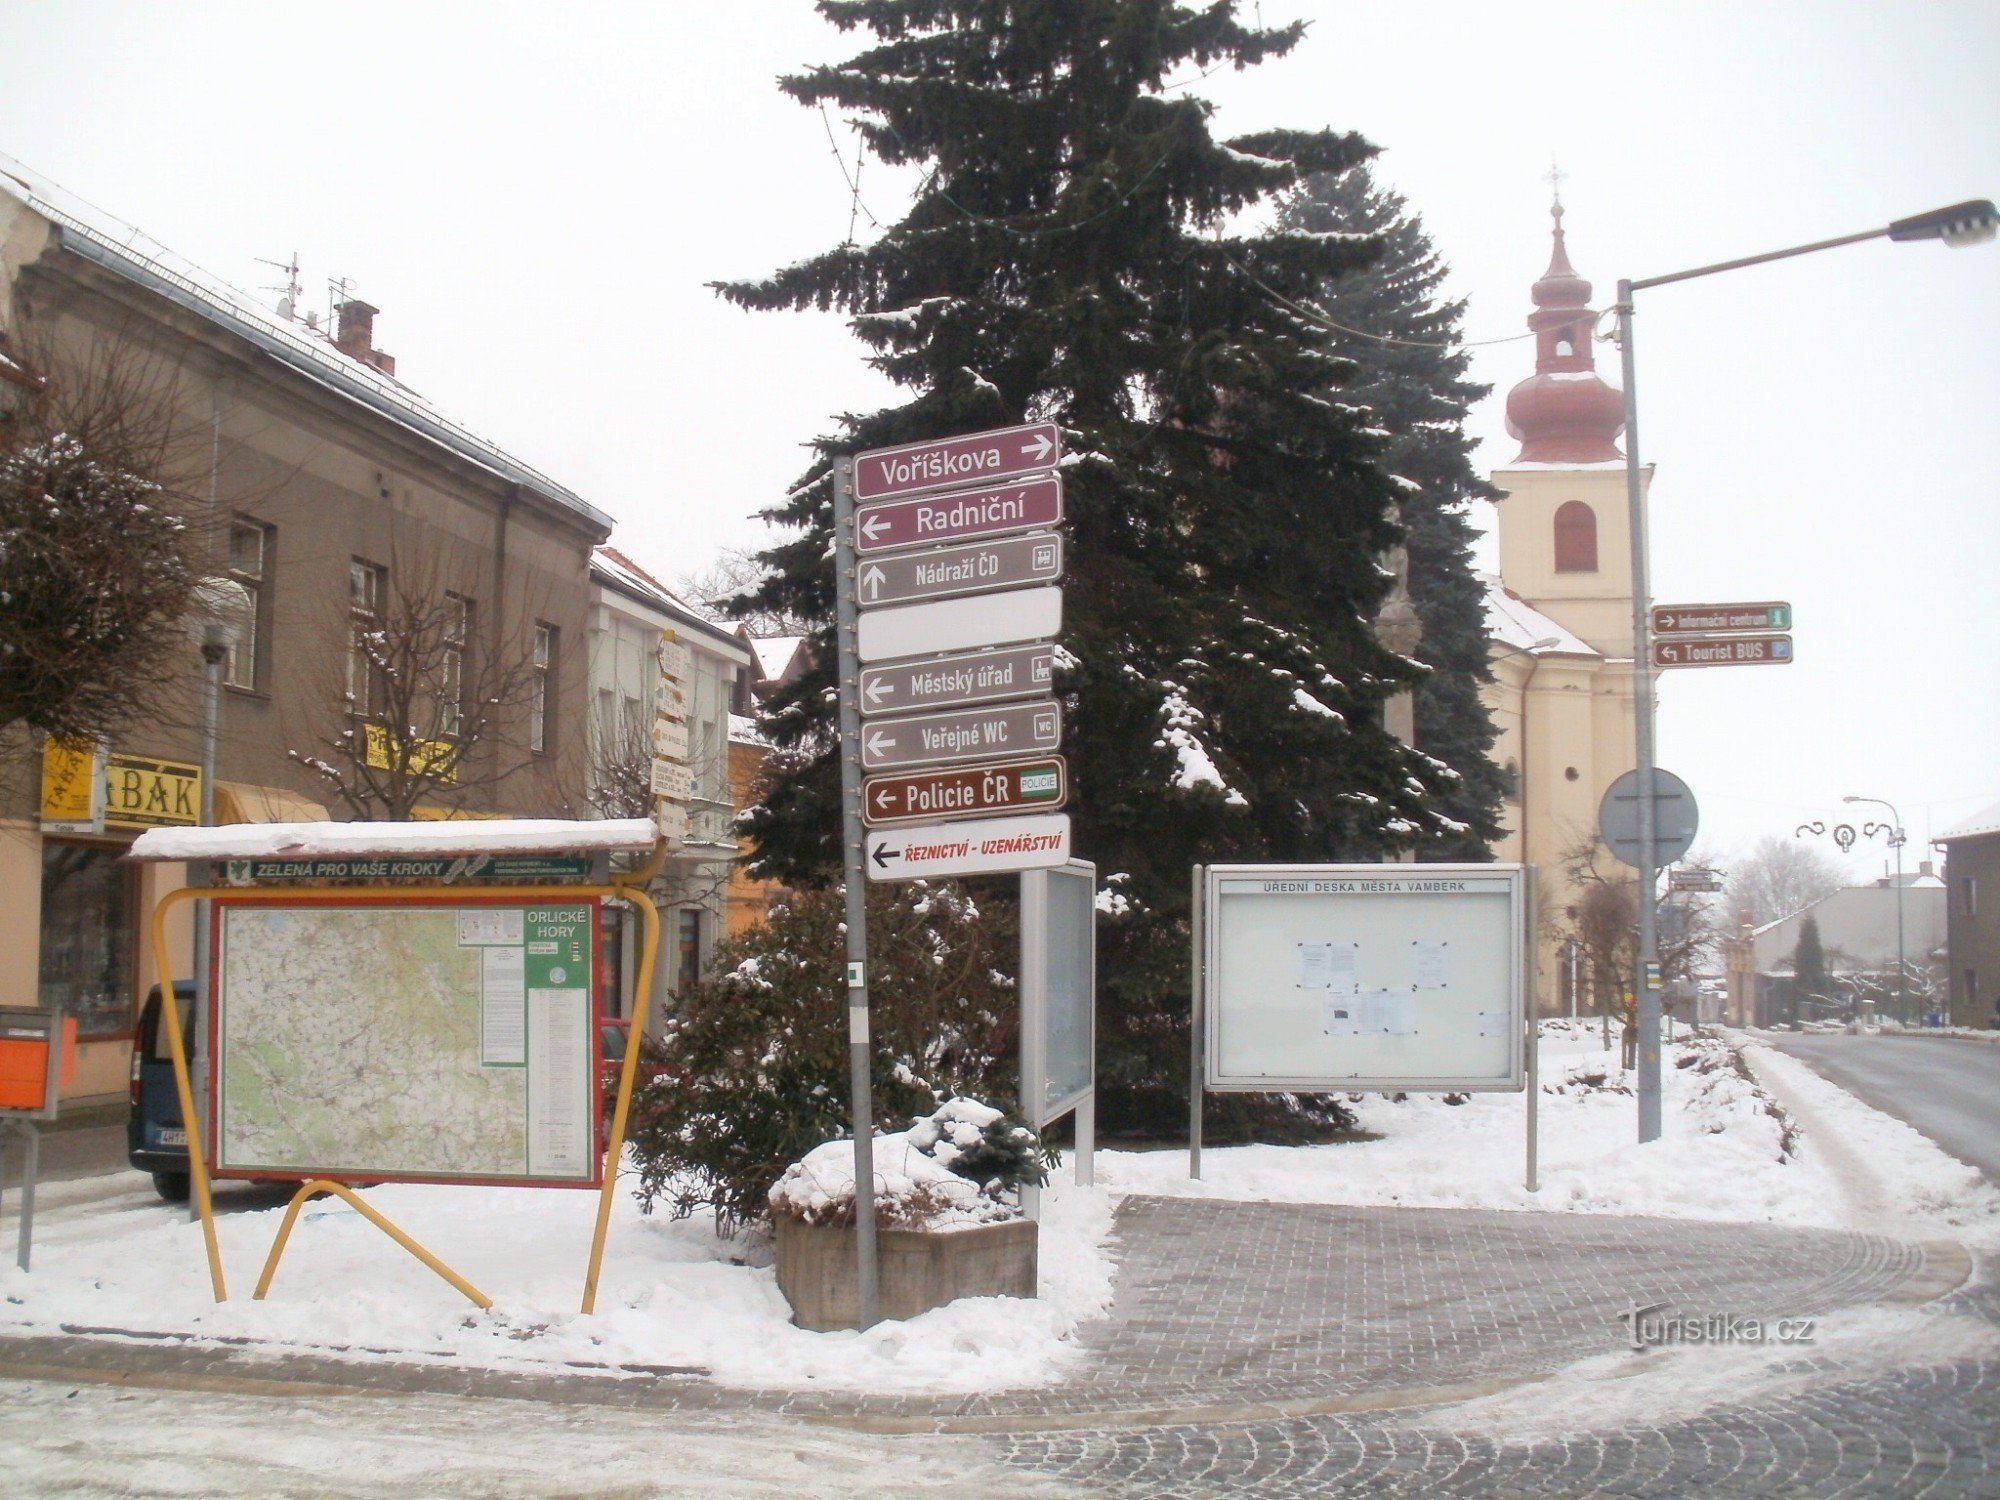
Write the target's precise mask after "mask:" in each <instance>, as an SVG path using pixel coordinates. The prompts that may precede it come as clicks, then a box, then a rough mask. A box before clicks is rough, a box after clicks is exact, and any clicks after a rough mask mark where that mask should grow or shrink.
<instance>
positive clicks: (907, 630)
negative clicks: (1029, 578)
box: [855, 587, 1063, 661]
mask: <svg viewBox="0 0 2000 1500" xmlns="http://www.w3.org/2000/svg"><path fill="white" fill-rule="evenodd" d="M1062 602H1063V591H1062V590H1061V589H1060V588H1056V587H1048V588H1039V589H1011V590H1009V591H1008V592H1006V593H1002V594H976V595H974V596H973V597H971V598H969V599H939V600H937V601H935V602H933V603H930V604H904V605H898V606H895V607H893V608H890V609H871V610H864V611H863V612H862V615H861V624H860V627H859V629H858V630H857V631H856V632H855V649H856V651H857V652H858V654H859V655H860V657H861V659H862V660H863V661H892V660H894V659H895V658H897V657H901V656H931V655H934V654H936V653H937V652H940V651H971V650H973V649H975V648H976V647H980V646H1005V645H1008V644H1010V643H1011V642H1014V641H1040V640H1046V639H1048V638H1049V637H1051V636H1054V635H1058V634H1060V633H1061V631H1062Z"/></svg>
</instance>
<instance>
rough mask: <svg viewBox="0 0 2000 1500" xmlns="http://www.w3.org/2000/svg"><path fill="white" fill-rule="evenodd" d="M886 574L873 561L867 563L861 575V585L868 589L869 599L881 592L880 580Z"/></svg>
mask: <svg viewBox="0 0 2000 1500" xmlns="http://www.w3.org/2000/svg"><path fill="white" fill-rule="evenodd" d="M887 576H888V575H887V574H885V573H884V572H883V571H882V570H881V569H880V568H878V567H876V566H875V564H874V563H870V564H869V565H868V571H867V572H865V573H863V574H862V575H861V586H862V587H863V588H865V589H867V590H868V597H869V598H870V599H873V598H874V597H875V596H876V595H877V594H879V593H881V592H882V582H883V580H884V579H885V578H886V577H887Z"/></svg>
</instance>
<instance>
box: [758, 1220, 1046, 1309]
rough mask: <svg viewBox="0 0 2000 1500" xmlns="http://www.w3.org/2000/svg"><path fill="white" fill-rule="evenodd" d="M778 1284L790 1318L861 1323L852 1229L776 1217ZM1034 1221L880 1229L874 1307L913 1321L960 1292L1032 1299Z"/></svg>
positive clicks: (1035, 1257)
mask: <svg viewBox="0 0 2000 1500" xmlns="http://www.w3.org/2000/svg"><path fill="white" fill-rule="evenodd" d="M777 1231H778V1237H777V1256H778V1289H779V1290H780V1291H782V1292H783V1293H784V1294H785V1300H786V1301H788V1302H790V1303H791V1304H792V1321H793V1322H794V1323H796V1324H797V1325H798V1326H799V1327H801V1328H810V1329H812V1330H813V1331H814V1332H815V1333H825V1332H827V1331H828V1330H830V1329H835V1328H855V1327H858V1326H860V1311H859V1302H860V1298H859V1287H858V1284H857V1281H856V1275H855V1264H854V1240H855V1232H854V1230H852V1229H833V1228H826V1227H822V1226H818V1225H811V1224H800V1223H798V1222H796V1221H795V1220H791V1219H785V1218H780V1219H778V1220H777ZM1038 1234H1039V1226H1038V1225H1037V1224H1036V1223H1035V1222H1034V1220H1032V1219H1010V1220H1008V1221H1006V1222H1005V1223H1001V1224H974V1225H970V1226H968V1227H966V1228H963V1229H941V1230H928V1229H878V1230H877V1231H876V1233H875V1250H876V1263H877V1266H878V1267H879V1269H880V1273H881V1295H880V1298H879V1307H878V1309H877V1310H878V1311H879V1313H880V1314H881V1316H882V1317H884V1318H914V1317H916V1316H917V1315H918V1314H919V1313H925V1312H929V1311H930V1310H931V1309H932V1308H933V1307H943V1306H944V1305H945V1304H946V1303H947V1302H955V1301H956V1300H958V1299H959V1298H960V1297H1032V1296H1034V1295H1035V1281H1036V1275H1037V1271H1038V1255H1037V1251H1038V1248H1039V1239H1038Z"/></svg>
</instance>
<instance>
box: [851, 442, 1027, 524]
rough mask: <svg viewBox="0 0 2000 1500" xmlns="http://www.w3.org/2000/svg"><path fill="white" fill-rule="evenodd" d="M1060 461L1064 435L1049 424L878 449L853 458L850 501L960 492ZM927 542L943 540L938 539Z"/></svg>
mask: <svg viewBox="0 0 2000 1500" xmlns="http://www.w3.org/2000/svg"><path fill="white" fill-rule="evenodd" d="M1061 457H1062V434H1061V433H1059V432H1058V431H1057V430H1056V425H1055V423H1053V422H1031V423H1029V424H1028V425H1027V426H1025V427H999V428H995V429H994V430H993V431H991V432H969V433H966V434H965V435H964V436H962V437H949V438H937V439H935V440H933V441H931V442H928V443H905V444H904V445H903V446H902V447H900V448H877V449H876V450H875V451H874V452H872V453H863V454H861V455H860V456H859V457H858V458H856V459H855V460H854V498H855V499H856V500H886V499H888V498H889V497H890V496H891V495H915V494H918V493H920V492H922V491H924V490H943V489H954V488H962V487H963V486H965V485H968V484H986V483H989V482H991V481H993V480H996V479H1012V478H1013V477H1014V476H1016V475H1017V474H1033V473H1035V472H1036V471H1037V470H1039V469H1052V468H1054V467H1055V465H1056V460H1057V459H1059V458H1061ZM929 540H935V541H942V540H944V538H942V537H936V538H929Z"/></svg>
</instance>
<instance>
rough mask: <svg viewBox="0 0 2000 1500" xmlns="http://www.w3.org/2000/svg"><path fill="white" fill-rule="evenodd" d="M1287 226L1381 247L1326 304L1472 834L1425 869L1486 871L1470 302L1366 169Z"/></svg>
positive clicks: (1318, 197) (1492, 493) (1441, 756)
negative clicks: (1384, 495) (1394, 483)
mask: <svg viewBox="0 0 2000 1500" xmlns="http://www.w3.org/2000/svg"><path fill="white" fill-rule="evenodd" d="M1278 225H1279V227H1280V228H1282V229H1286V230H1299V231H1305V232H1307V233H1314V234H1338V233H1347V234H1365V235H1369V236H1373V237H1376V238H1377V239H1379V240H1380V242H1381V245H1382V254H1381V258H1380V259H1378V260H1377V261H1376V262H1375V263H1374V264H1373V265H1370V266H1366V267H1364V268H1362V269H1360V270H1356V271H1349V272H1347V273H1345V274H1344V275H1341V276H1338V277H1334V278H1331V279H1329V280H1328V281H1327V282H1326V283H1325V284H1324V285H1322V286H1321V287H1320V288H1319V291H1318V296H1317V298H1316V306H1317V307H1318V308H1319V309H1320V310H1321V311H1323V312H1324V313H1325V314H1326V315H1327V320H1328V326H1329V328H1330V329H1331V332H1332V342H1333V348H1334V349H1335V351H1336V352H1338V353H1340V354H1342V355H1344V356H1346V357H1347V358H1348V359H1350V360H1352V361H1353V362H1354V367H1355V371H1356V373H1355V376H1354V378H1353V379H1351V380H1350V381H1349V382H1348V383H1347V385H1346V387H1345V389H1344V391H1343V392H1342V393H1341V394H1342V396H1343V397H1344V399H1346V400H1349V401H1354V402H1358V403H1360V404H1363V405H1365V406H1367V407H1368V409H1369V410H1370V411H1371V412H1373V413H1374V421H1375V425H1376V426H1378V427H1380V428H1382V429H1384V430H1385V431H1386V432H1388V434H1389V444H1388V450H1387V452H1386V453H1385V455H1384V457H1383V463H1384V464H1385V465H1386V466H1387V468H1388V469H1389V471H1390V472H1391V473H1393V474H1395V475H1397V476H1399V477H1401V478H1403V479H1405V480H1408V481H1409V482H1410V483H1411V484H1412V485H1413V486H1414V488H1413V489H1408V490H1406V491H1405V492H1404V494H1403V497H1402V501H1401V504H1400V507H1399V508H1400V510H1401V518H1402V523H1403V527H1404V530H1405V531H1406V532H1407V534H1408V540H1407V542H1406V543H1405V546H1406V547H1407V549H1408V553H1409V590H1410V597H1411V599H1412V601H1413V602H1414V603H1415V605H1416V608H1417V614H1418V617H1419V619H1420V620H1421V621H1422V623H1423V638H1422V640H1421V642H1420V643H1419V644H1418V646H1417V650H1416V656H1417V659H1418V660H1419V661H1421V662H1423V664H1424V665H1425V666H1427V667H1429V668H1430V669H1431V670H1430V674H1429V675H1428V676H1427V677H1425V678H1424V680H1423V682H1422V683H1421V684H1420V685H1419V686H1418V688H1417V695H1416V710H1417V746H1418V748H1419V749H1421V750H1423V751H1424V752H1425V753H1426V754H1429V755H1432V756H1434V757H1436V758H1437V759H1438V760H1441V761H1443V762H1444V763H1445V764H1446V765H1447V766H1449V767H1451V769H1452V770H1453V771H1455V772H1456V773H1457V774H1458V780H1457V781H1456V782H1455V783H1447V784H1446V786H1445V787H1444V789H1443V791H1442V795H1441V803H1442V806H1443V807H1444V809H1445V810H1446V811H1447V812H1449V813H1450V815H1451V816H1452V818H1453V819H1455V820H1456V821H1458V822H1459V823H1462V824H1464V825H1465V828H1464V831H1463V832H1458V833H1453V834H1450V835H1448V836H1446V837H1444V838H1442V839H1438V840H1433V841H1431V842H1429V843H1427V844H1424V845H1422V846H1420V847H1419V849H1418V857H1419V858H1420V859H1440V860H1450V859H1467V860H1483V859H1488V858H1490V857H1491V850H1490V848H1489V841H1490V840H1492V839H1495V838H1497V837H1498V836H1499V832H1500V829H1499V816H1500V802H1501V798H1502V796H1503V794H1504V791H1505V787H1504V779H1503V777H1502V774H1501V771H1500V768H1499V767H1498V766H1497V765H1495V764H1494V762H1493V759H1492V757H1491V755H1490V754H1489V753H1488V752H1489V751H1490V750H1491V749H1492V746H1493V739H1494V731H1493V720H1492V716H1491V715H1490V714H1489V713H1488V712H1487V709H1486V704H1485V702H1484V701H1483V700H1482V699H1481V697H1480V696H1479V688H1480V684H1481V683H1484V682H1487V681H1489V680H1490V678H1491V673H1490V671H1489V669H1488V667H1487V650H1486V643H1487V635H1486V603H1485V596H1486V590H1485V586H1484V585H1483V584H1482V583H1481V582H1480V580H1479V577H1478V575H1477V573H1476V572H1475V571H1474V569H1473V566H1472V538H1473V530H1472V523H1471V520H1470V518H1469V517H1468V515H1467V514H1466V511H1467V508H1468V507H1469V506H1470V505H1471V503H1472V502H1473V501H1474V500H1481V499H1484V500H1492V499H1497V498H1498V492H1497V491H1496V490H1495V489H1494V488H1493V486H1492V485H1490V484H1488V483H1487V482H1486V481H1485V480H1484V479H1482V478H1480V477H1479V474H1478V471H1477V470H1475V469H1474V468H1473V466H1472V441H1471V439H1469V438H1468V437H1467V436H1466V433H1465V419H1466V414H1467V413H1468V412H1469V411H1470V410H1471V409H1472V405H1473V403H1474V402H1476V401H1478V400H1480V399H1481V398H1482V397H1484V396H1485V395H1486V394H1487V392H1488V390H1489V389H1490V387H1488V386H1483V385H1475V384H1474V383H1472V382H1471V381H1470V380H1468V379H1467V378H1466V371H1467V368H1468V367H1469V365H1470V363H1471V361H1470V357H1469V356H1468V354H1467V353H1466V350H1465V346H1464V342H1463V338H1464V335H1463V333H1462V331H1461V319H1462V318H1463V316H1464V311H1465V304H1464V303H1463V302H1462V301H1457V300H1453V299H1447V298H1446V297H1445V296H1444V292H1443V287H1444V279H1445V271H1446V268H1445V265H1444V263H1443V262H1442V261H1441V260H1439V259H1438V255H1437V251H1436V250H1435V248H1434V247H1433V246H1432V244H1431V241H1430V236H1429V235H1427V234H1426V233H1425V232H1424V226H1423V221H1422V219H1421V218H1419V217H1418V215H1416V214H1415V213H1413V212H1411V211H1410V209H1409V207H1408V205H1407V204H1406V203H1405V202H1404V200H1403V198H1402V196H1401V195H1400V194H1398V193H1396V192H1393V191H1391V190H1389V189H1386V188H1384V187H1382V186H1381V185H1380V184H1378V183H1377V182H1376V181H1375V179H1374V176H1373V174H1372V173H1371V171H1370V170H1369V168H1368V166H1367V165H1366V164H1365V163H1364V164H1362V165H1360V166H1355V167H1350V168H1349V169H1348V170H1347V171H1345V172H1339V173H1332V172H1322V173H1315V174H1314V175H1313V176H1311V177H1309V178H1307V179H1306V181H1305V182H1304V183H1303V184H1301V185H1300V186H1299V187H1298V188H1297V189H1295V190H1294V191H1293V192H1291V193H1290V194H1288V195H1287V196H1286V197H1285V199H1284V200H1283V202H1282V203H1281V204H1280V205H1279V209H1278Z"/></svg>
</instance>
